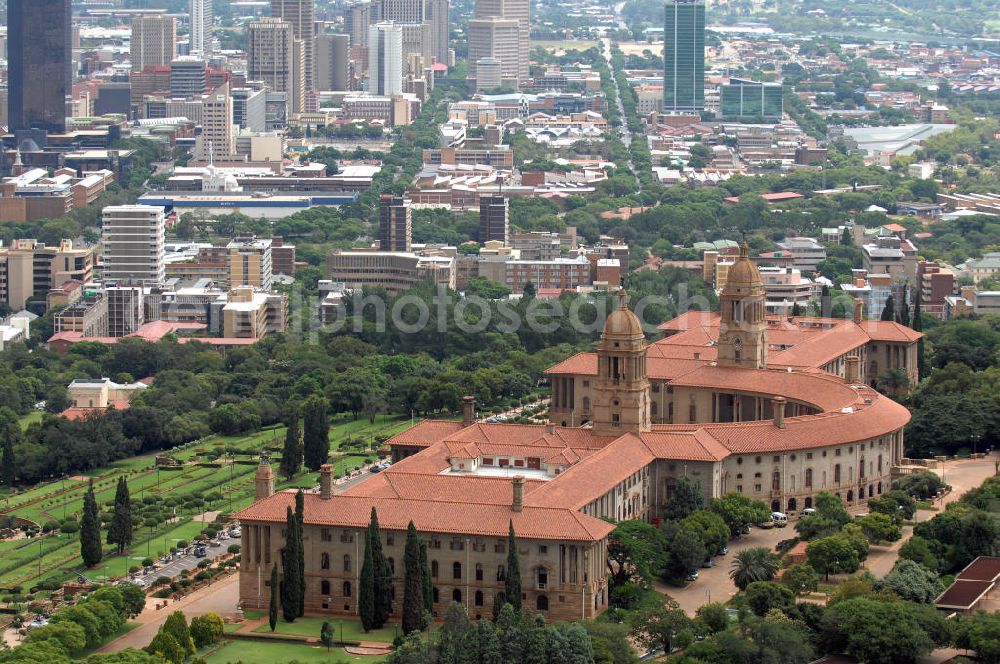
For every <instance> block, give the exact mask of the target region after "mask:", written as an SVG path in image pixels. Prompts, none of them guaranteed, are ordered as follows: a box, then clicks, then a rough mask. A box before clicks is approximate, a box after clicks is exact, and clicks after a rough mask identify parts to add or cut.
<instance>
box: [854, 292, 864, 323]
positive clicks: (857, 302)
mask: <svg viewBox="0 0 1000 664" xmlns="http://www.w3.org/2000/svg"><path fill="white" fill-rule="evenodd" d="M864 319H865V302H864V300H862V299H861V298H860V297H856V298H854V322H855V323H857V324H858V325H861V321H863V320H864Z"/></svg>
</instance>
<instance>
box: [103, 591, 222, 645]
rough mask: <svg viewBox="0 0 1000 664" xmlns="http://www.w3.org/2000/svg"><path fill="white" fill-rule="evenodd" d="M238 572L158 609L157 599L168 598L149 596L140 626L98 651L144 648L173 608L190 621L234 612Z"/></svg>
mask: <svg viewBox="0 0 1000 664" xmlns="http://www.w3.org/2000/svg"><path fill="white" fill-rule="evenodd" d="M238 581H239V574H235V573H234V574H230V575H229V576H227V577H226V578H224V579H222V580H221V581H218V582H216V583H213V584H212V585H210V586H207V587H205V588H202V589H201V590H197V591H195V592H193V593H191V594H190V595H188V596H187V597H185V598H184V599H181V600H178V601H176V602H175V601H171V602H170V603H169V604H168V605H167V606H166V607H165V608H162V609H160V610H159V611H157V610H156V608H155V607H156V602H160V603H162V602H163V601H165V600H157V599H153V598H149V599H147V601H146V609H145V610H144V611H143V612H142V613H140V614H139V616H138V617H137V618H136V619H135V622H137V623H139V624H140V626H139V627H137V628H135V629H133V630H132V631H131V632H129V633H128V634H126V635H124V636H122V637H121V638H119V639H115V640H114V641H112V642H111V643H108V644H106V645H105V646H103V647H102V648H100V649H99V650H98V651H97V652H100V653H114V652H118V651H119V650H124V649H125V648H144V647H146V646H147V645H149V642H150V641H152V640H153V637H154V636H156V632H157V631H159V629H160V625H162V624H163V623H164V622H165V621H166V620H167V616H169V615H170V614H171V613H173V612H174V611H183V612H184V615H185V616H187V618H188V620H190V619H191V618H193V617H194V616H200V615H204V614H206V613H218V614H219V615H220V616H223V617H225V616H227V615H232V614H233V613H235V612H236V603H237V601H238V600H239V589H240V584H239V582H238Z"/></svg>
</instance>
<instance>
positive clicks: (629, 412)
mask: <svg viewBox="0 0 1000 664" xmlns="http://www.w3.org/2000/svg"><path fill="white" fill-rule="evenodd" d="M620 295H621V299H620V305H619V307H618V309H616V310H615V311H614V312H612V313H611V315H610V316H609V317H608V319H607V321H606V323H605V328H604V332H603V334H602V336H601V341H600V342H599V344H598V346H597V350H596V352H592V353H582V354H578V355H575V356H573V357H571V358H569V359H567V360H565V361H564V362H561V363H560V364H557V365H556V366H554V367H552V368H550V369H549V372H548V373H549V376H550V379H551V382H552V403H551V410H550V423H549V424H548V425H545V426H533V425H515V424H487V423H482V422H477V421H476V419H475V416H474V403H473V402H472V400H471V398H467V399H466V402H465V408H464V411H465V412H464V420H463V421H462V422H458V421H435V420H427V421H424V422H421V423H420V424H417V425H416V426H414V427H411V428H410V429H409V430H407V431H405V432H403V433H400V434H398V435H396V436H395V437H393V438H392V439H390V441H389V445H390V447H391V449H392V458H393V461H394V463H393V464H392V466H391V467H390V468H388V469H387V470H385V471H383V472H382V473H379V474H376V475H372V476H371V477H370V478H368V479H366V480H364V481H363V482H361V483H359V484H357V485H355V486H352V487H351V488H349V489H347V490H346V491H344V492H343V493H339V494H336V495H334V494H333V487H332V485H333V477H332V472H333V471H332V466H324V468H323V472H322V474H321V485H320V491H319V492H312V493H307V494H306V496H305V498H306V500H305V524H306V528H305V533H304V544H305V558H306V609H307V611H310V612H316V613H340V614H356V613H357V610H358V607H357V592H358V579H359V577H360V573H361V570H360V567H361V561H362V559H363V556H364V551H363V542H364V529H365V528H366V527H367V525H368V520H369V515H370V512H371V508H372V507H373V506H374V507H375V508H376V509H377V511H378V516H379V521H380V524H381V526H382V533H383V538H384V542H383V544H384V547H385V552H386V555H387V556H388V557H389V561H390V565H391V566H392V568H393V581H394V586H395V588H394V591H395V592H394V603H393V608H394V615H396V616H398V615H399V611H400V609H401V605H402V581H403V578H402V577H403V547H404V543H405V537H406V533H405V531H406V527H407V524H408V523H409V522H410V521H411V520H412V521H413V522H414V524H415V525H416V527H417V529H418V531H420V534H421V536H422V537H423V538H424V539H425V540H426V541H427V543H428V547H429V558H430V563H431V575H432V577H433V580H434V591H433V592H434V600H435V612H436V614H437V615H438V616H439V617H440V616H443V614H444V610H445V608H446V607H447V605H448V603H450V602H451V601H452V600H455V601H458V602H461V603H463V604H465V605H466V606H467V607H468V611H469V615H470V616H472V617H478V616H486V615H490V614H491V612H492V606H493V598H494V595H495V594H496V593H498V592H501V591H502V590H503V587H504V583H503V579H504V575H505V573H506V570H505V568H504V565H505V564H506V557H507V552H506V535H507V529H508V523H513V526H514V530H515V532H516V534H517V538H518V547H519V554H520V566H521V570H520V572H521V580H522V588H523V592H524V598H523V600H524V604H525V606H527V607H530V608H531V609H534V610H537V611H538V612H539V613H541V614H543V615H545V616H546V617H547V618H548V619H550V620H572V619H579V618H589V617H592V616H594V615H597V614H599V613H601V612H603V611H604V610H605V609H606V608H607V604H608V592H607V583H606V574H607V571H606V554H605V551H606V546H607V538H608V535H609V534H610V533H611V531H612V530H613V528H614V527H613V526H612V525H611V524H610V523H608V522H607V521H605V520H604V519H603V518H602V517H610V518H611V519H615V520H623V519H646V520H649V521H652V522H658V520H659V519H660V518H661V516H662V514H663V512H664V508H665V506H666V503H667V501H668V500H669V498H670V496H671V494H672V492H673V490H674V488H675V487H676V485H677V482H678V480H679V478H681V477H683V476H688V477H691V478H692V479H694V480H697V481H699V482H700V484H701V487H702V490H703V492H704V494H705V497H706V498H710V497H716V496H721V495H722V494H724V493H727V492H738V493H742V494H744V495H747V496H750V497H752V498H756V499H760V500H763V501H764V502H766V503H768V504H770V505H771V507H772V509H775V510H782V511H789V512H795V511H798V510H801V509H803V508H807V507H811V506H812V503H813V499H814V497H815V495H816V494H817V493H819V492H820V491H830V492H832V493H835V494H836V495H838V496H839V497H840V498H841V499H842V500H843V501H844V502H845V503H846V504H847V505H848V506H854V505H860V504H863V502H864V501H865V500H867V499H868V498H869V497H873V496H877V495H879V494H880V493H882V492H883V491H886V490H888V488H889V486H890V483H891V480H892V476H893V471H894V469H898V467H899V466H900V465H901V464H902V463H903V457H904V454H903V427H904V425H905V424H906V423H907V421H908V420H909V413H908V411H907V410H906V409H905V408H904V407H903V406H901V405H899V404H897V403H896V402H894V401H892V400H891V399H889V398H887V397H885V396H882V395H880V394H879V393H878V392H876V391H875V390H874V389H872V384H873V383H874V381H875V380H876V378H877V376H878V375H880V374H881V373H882V372H883V371H886V370H889V369H901V370H903V371H905V372H906V373H907V374H908V376H910V378H911V382H913V381H915V379H916V364H917V362H916V345H917V341H918V339H919V338H920V334H919V333H918V332H914V331H912V330H910V329H909V328H906V327H904V326H902V325H899V324H897V323H893V322H881V321H867V320H863V317H862V316H861V312H860V307H859V306H856V310H855V316H854V319H853V320H851V319H848V320H841V319H826V318H805V317H798V318H789V317H782V318H774V317H770V316H767V315H765V312H764V290H763V286H762V285H761V281H760V275H759V274H758V272H757V269H756V268H755V267H754V266H753V264H752V263H751V262H750V260H749V259H748V257H747V254H746V250H745V248H744V250H743V251H742V253H741V256H740V258H739V259H738V260H737V262H736V264H735V265H734V266H733V267H732V268H730V271H729V277H728V281H727V284H726V287H725V288H724V289H723V292H722V295H721V301H720V310H721V311H720V313H703V312H690V313H688V314H685V315H683V316H681V317H679V318H677V319H674V320H673V321H670V322H668V323H665V324H664V325H663V326H661V328H662V330H663V332H664V334H665V336H664V338H662V339H661V340H659V341H657V342H655V343H652V344H649V343H647V342H646V339H645V336H644V334H643V330H642V326H641V324H640V321H639V319H638V317H637V316H636V315H635V314H634V313H632V312H631V311H630V310H629V309H628V306H627V302H626V298H625V294H624V291H622V292H621V293H620ZM273 486H274V479H273V472H272V470H271V468H270V466H269V465H267V464H266V463H263V464H262V465H261V466H260V468H259V469H258V475H257V498H258V500H257V502H256V503H255V504H254V505H253V506H251V507H249V508H248V509H246V510H244V511H243V512H241V513H239V514H238V515H237V517H238V518H239V519H240V521H241V523H242V524H243V541H242V546H243V556H242V561H241V569H240V601H241V604H242V606H243V607H244V608H255V609H256V608H264V607H266V605H267V603H268V600H269V597H270V589H269V588H268V587H267V583H268V579H269V578H270V572H271V567H272V565H274V564H275V563H280V560H281V551H282V549H283V547H284V534H283V533H284V525H285V512H286V507H288V506H294V493H293V492H290V491H284V492H278V493H274V490H273ZM279 570H280V565H279Z"/></svg>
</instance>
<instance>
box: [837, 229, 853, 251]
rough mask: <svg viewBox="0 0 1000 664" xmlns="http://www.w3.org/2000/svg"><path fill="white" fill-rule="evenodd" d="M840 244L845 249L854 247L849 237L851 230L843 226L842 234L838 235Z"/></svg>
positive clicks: (851, 238)
mask: <svg viewBox="0 0 1000 664" xmlns="http://www.w3.org/2000/svg"><path fill="white" fill-rule="evenodd" d="M840 244H842V245H844V246H845V247H852V246H854V238H853V237H851V229H850V228H848V227H847V226H844V232H843V233H841V234H840Z"/></svg>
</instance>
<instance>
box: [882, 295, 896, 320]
mask: <svg viewBox="0 0 1000 664" xmlns="http://www.w3.org/2000/svg"><path fill="white" fill-rule="evenodd" d="M881 320H884V321H894V320H896V303H895V302H893V299H892V295H890V296H889V297H887V298H885V307H883V308H882V316H881Z"/></svg>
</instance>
